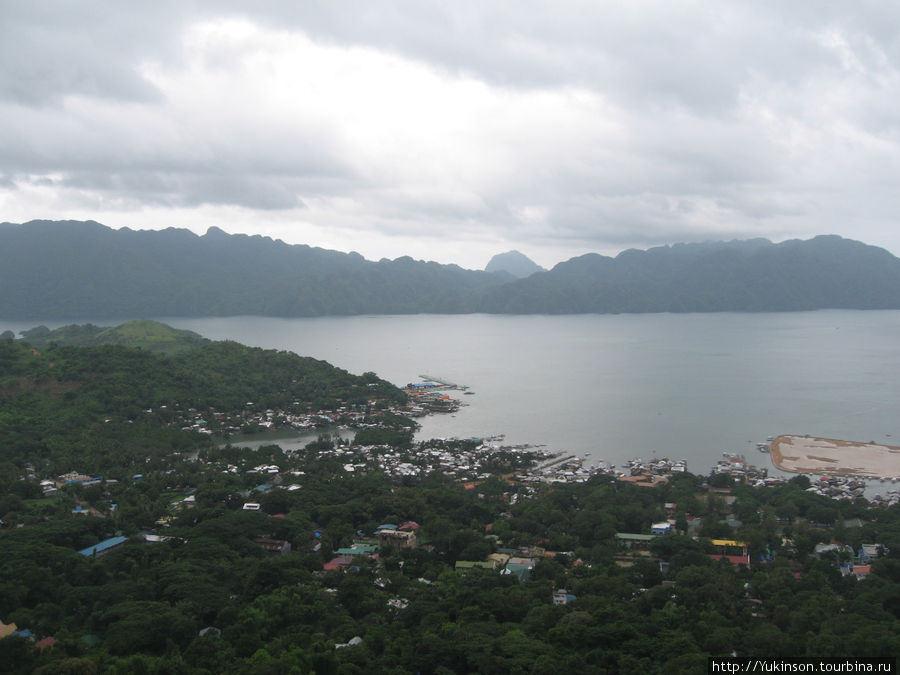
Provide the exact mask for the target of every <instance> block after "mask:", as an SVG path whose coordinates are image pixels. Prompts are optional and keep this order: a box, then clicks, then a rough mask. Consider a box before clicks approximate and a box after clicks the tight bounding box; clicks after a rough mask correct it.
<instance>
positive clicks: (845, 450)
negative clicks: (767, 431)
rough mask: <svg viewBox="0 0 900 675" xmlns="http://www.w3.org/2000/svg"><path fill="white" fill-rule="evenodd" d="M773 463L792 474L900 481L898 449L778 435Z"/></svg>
mask: <svg viewBox="0 0 900 675" xmlns="http://www.w3.org/2000/svg"><path fill="white" fill-rule="evenodd" d="M770 453H771V455H772V462H773V463H774V464H775V466H777V467H778V468H779V469H781V470H782V471H791V472H793V473H811V474H820V475H821V474H825V475H835V476H859V477H862V478H892V477H897V478H898V479H900V447H897V446H894V445H882V444H880V443H858V442H855V441H839V440H835V439H833V438H816V437H814V436H779V437H777V438H776V439H775V440H774V441H772V443H771V445H770Z"/></svg>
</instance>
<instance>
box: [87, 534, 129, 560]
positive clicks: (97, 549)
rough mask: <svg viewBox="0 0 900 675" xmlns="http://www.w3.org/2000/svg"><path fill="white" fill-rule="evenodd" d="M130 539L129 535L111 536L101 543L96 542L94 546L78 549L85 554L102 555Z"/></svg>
mask: <svg viewBox="0 0 900 675" xmlns="http://www.w3.org/2000/svg"><path fill="white" fill-rule="evenodd" d="M126 541H128V537H110V538H109V539H104V540H103V541H101V542H100V543H99V544H94V545H93V546H88V547H87V548H83V549H81V550H80V551H78V552H79V553H80V554H81V555H85V556H88V557H90V556H101V555H105V554H107V553H109V552H110V551H112V550H113V549H114V548H118V547H119V546H121V545H122V544H124V543H125V542H126Z"/></svg>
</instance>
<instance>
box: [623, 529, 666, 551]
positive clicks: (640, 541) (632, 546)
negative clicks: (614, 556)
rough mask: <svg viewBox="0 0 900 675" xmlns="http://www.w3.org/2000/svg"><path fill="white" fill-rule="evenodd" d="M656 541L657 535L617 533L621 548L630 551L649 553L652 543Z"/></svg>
mask: <svg viewBox="0 0 900 675" xmlns="http://www.w3.org/2000/svg"><path fill="white" fill-rule="evenodd" d="M667 524H668V523H667ZM654 539H656V535H653V534H632V533H630V532H616V542H617V543H618V544H619V546H620V547H621V548H624V549H627V550H629V551H648V550H649V549H650V542H651V541H653V540H654Z"/></svg>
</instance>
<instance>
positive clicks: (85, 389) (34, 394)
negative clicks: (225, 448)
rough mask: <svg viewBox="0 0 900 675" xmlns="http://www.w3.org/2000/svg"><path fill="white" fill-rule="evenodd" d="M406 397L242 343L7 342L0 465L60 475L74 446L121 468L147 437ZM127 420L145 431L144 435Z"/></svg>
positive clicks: (1, 349)
mask: <svg viewBox="0 0 900 675" xmlns="http://www.w3.org/2000/svg"><path fill="white" fill-rule="evenodd" d="M405 400H406V396H405V394H404V393H403V392H402V391H401V390H400V389H398V388H397V387H395V386H394V385H392V384H390V383H389V382H386V381H384V380H381V379H379V378H378V377H377V376H376V375H375V374H374V373H365V374H363V375H352V374H350V373H348V372H347V371H345V370H342V369H340V368H336V367H334V366H332V365H331V364H329V363H327V362H325V361H321V360H318V359H314V358H310V357H301V356H297V355H296V354H292V353H289V352H282V351H275V350H263V349H259V348H253V347H247V346H244V345H241V344H238V343H236V342H227V341H226V342H207V343H205V344H202V345H200V346H198V347H195V348H193V349H191V350H189V351H184V352H182V353H180V354H178V355H175V356H166V355H162V354H156V353H152V352H150V351H147V350H144V349H133V348H129V347H122V346H118V345H98V346H91V347H73V346H66V345H52V346H50V347H48V348H46V349H40V350H38V349H36V348H34V347H33V346H32V345H31V344H29V343H28V342H26V341H23V340H0V464H2V463H3V462H14V463H23V462H24V461H26V460H28V461H31V462H35V463H36V462H39V461H49V462H50V464H51V465H52V466H53V469H54V470H55V471H56V472H57V473H61V472H62V471H65V470H68V469H66V468H65V467H66V466H68V465H70V464H71V463H72V461H73V452H74V453H75V454H76V455H77V456H78V461H79V463H80V464H82V465H83V466H84V467H85V468H86V469H87V470H90V471H98V470H100V469H102V468H104V467H106V468H108V466H109V465H110V464H111V465H114V466H116V467H118V468H119V469H120V470H121V468H122V467H127V466H130V465H131V464H133V463H134V462H139V463H140V462H143V461H144V453H147V454H149V453H150V451H149V450H148V449H147V445H148V444H149V445H150V446H153V443H154V442H155V443H157V444H159V447H160V448H163V447H164V446H165V444H166V443H169V442H171V438H175V437H178V438H179V439H181V435H180V434H181V431H182V429H183V428H189V429H194V430H195V431H198V432H203V433H204V434H205V433H207V432H212V431H223V430H225V429H227V428H228V427H229V426H237V427H240V426H243V425H246V424H247V422H248V420H249V419H251V418H253V419H256V417H258V416H259V415H264V414H267V413H271V412H272V411H277V412H278V414H279V415H282V416H284V415H294V416H298V417H303V416H305V415H309V414H311V413H313V414H316V413H318V411H321V410H329V411H337V410H339V409H343V410H346V411H354V410H365V409H366V408H367V407H368V406H369V405H370V403H371V402H372V401H378V402H380V405H388V404H396V403H402V402H405ZM260 419H261V418H260ZM123 425H134V427H133V428H135V429H140V430H141V432H140V433H138V438H137V440H134V438H132V435H133V434H131V432H130V431H129V432H128V433H124V432H122V429H123ZM125 428H127V429H131V428H132V427H130V426H126V427H125ZM170 436H171V438H170ZM126 437H127V441H126V440H123V439H126ZM182 441H183V442H190V439H187V440H185V439H181V440H179V442H182ZM56 462H58V463H59V465H58V466H57V465H56Z"/></svg>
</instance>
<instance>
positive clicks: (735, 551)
mask: <svg viewBox="0 0 900 675" xmlns="http://www.w3.org/2000/svg"><path fill="white" fill-rule="evenodd" d="M712 545H713V546H714V547H715V552H714V553H710V554H708V555H709V557H710V558H712V559H713V560H726V561H728V562H730V563H731V564H732V565H746V566H747V567H750V553H749V547H748V545H747V542H744V541H735V540H733V539H713V540H712Z"/></svg>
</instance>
